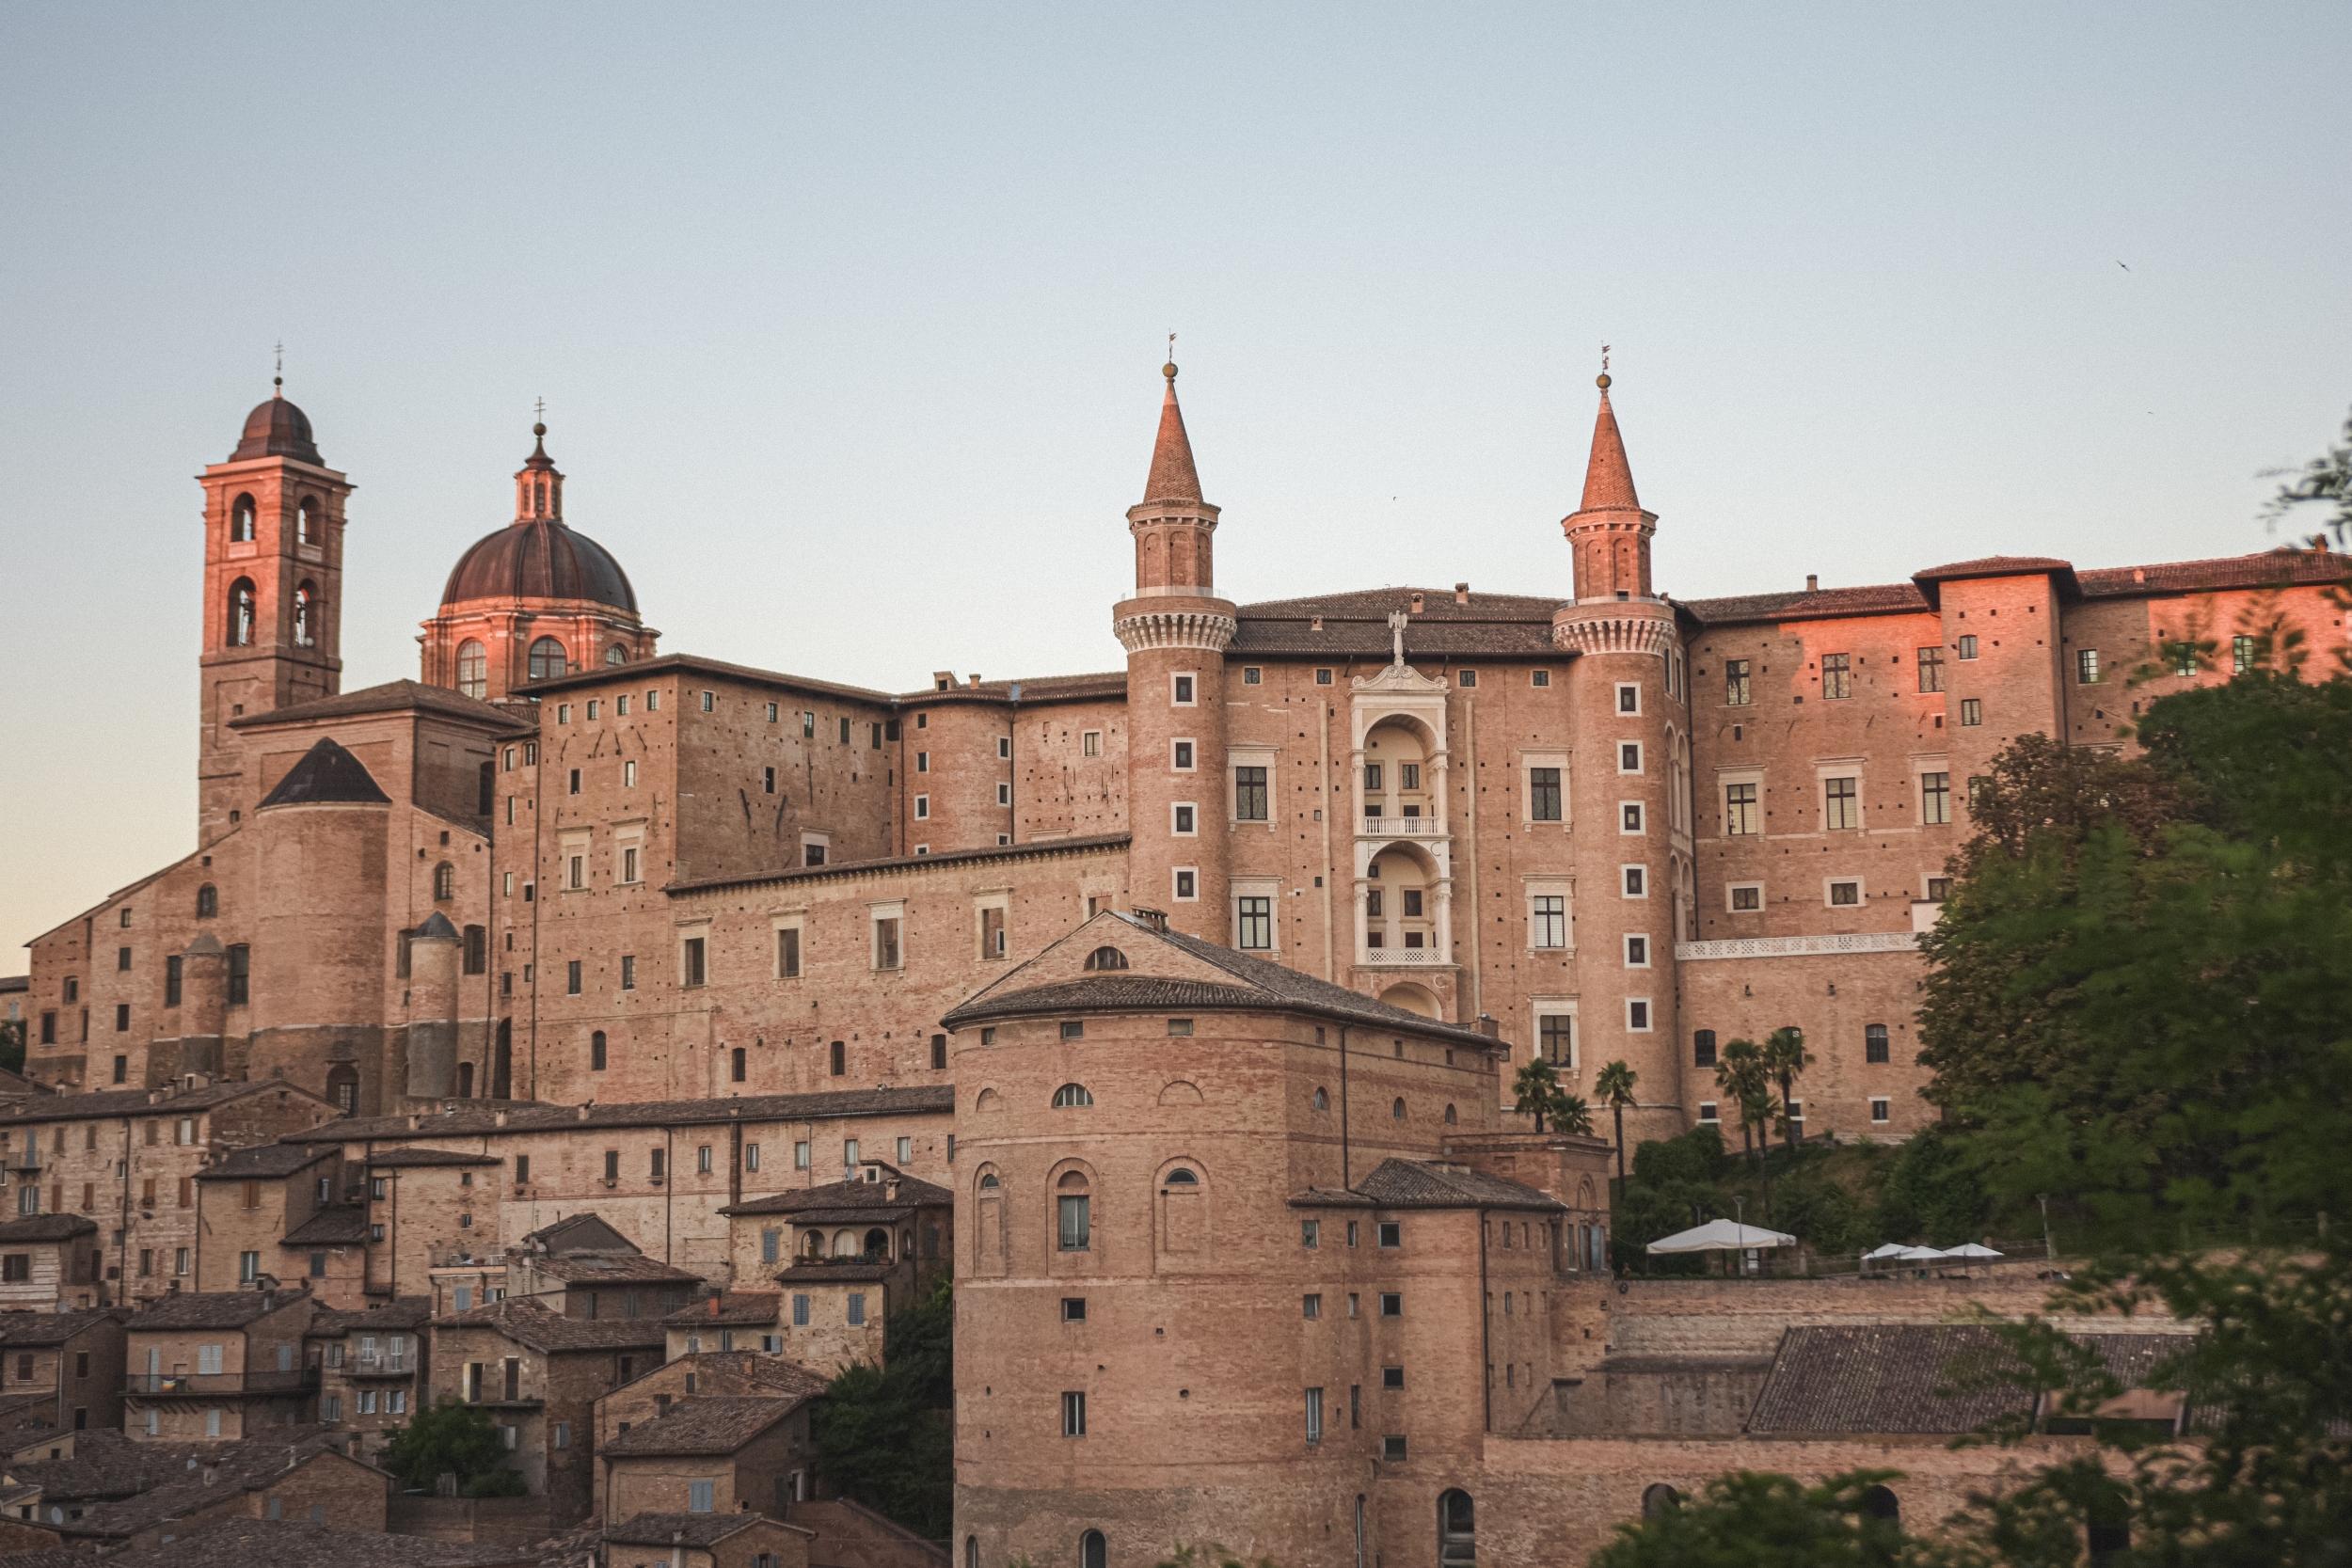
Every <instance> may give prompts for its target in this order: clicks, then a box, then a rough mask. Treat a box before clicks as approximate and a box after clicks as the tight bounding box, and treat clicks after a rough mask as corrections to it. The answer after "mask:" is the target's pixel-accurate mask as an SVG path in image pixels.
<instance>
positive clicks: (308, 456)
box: [229, 396, 326, 468]
mask: <svg viewBox="0 0 2352 1568" xmlns="http://www.w3.org/2000/svg"><path fill="white" fill-rule="evenodd" d="M255 457H291V458H294V460H295V461H297V462H301V463H316V464H317V465H318V466H319V467H322V468H324V467H326V462H325V461H324V460H323V459H321V458H320V456H319V449H318V447H317V446H316V444H314V443H313V442H312V441H311V439H310V415H308V414H305V413H304V412H303V411H302V410H301V409H299V408H296V407H295V406H294V404H291V403H288V402H287V401H286V400H285V399H284V398H283V397H282V396H281V397H273V398H271V399H270V400H269V401H268V402H267V403H263V404H256V405H255V407H254V410H253V412H252V413H250V414H247V415H246V417H245V438H244V439H243V440H241V441H239V442H238V443H237V450H236V451H232V452H230V454H229V461H230V462H231V463H243V462H245V461H246V460H247V459H249V458H255Z"/></svg>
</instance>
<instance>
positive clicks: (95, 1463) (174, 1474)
mask: <svg viewBox="0 0 2352 1568" xmlns="http://www.w3.org/2000/svg"><path fill="white" fill-rule="evenodd" d="M228 1447H230V1445H229V1444H226V1443H171V1442H162V1441H158V1442H145V1441H141V1440H138V1439H134V1438H132V1437H130V1436H127V1435H125V1434H124V1433H121V1432H120V1431H118V1430H117V1429H115V1428H113V1427H92V1428H90V1429H89V1430H88V1431H87V1432H77V1433H74V1434H73V1457H72V1459H35V1460H24V1461H21V1462H19V1463H17V1464H13V1465H9V1466H8V1474H10V1475H12V1476H14V1477H15V1478H16V1479H17V1480H19V1481H29V1482H31V1483H33V1484H35V1485H38V1486H39V1487H40V1489H41V1493H42V1496H43V1497H46V1498H47V1499H48V1500H49V1501H51V1502H61V1503H73V1502H87V1501H88V1500H89V1499H90V1498H93V1497H131V1496H133V1495H135V1494H136V1493H140V1492H145V1491H148V1490H151V1488H154V1487H158V1486H164V1485H167V1484H169V1483H170V1482H172V1481H178V1480H180V1479H182V1477H183V1476H184V1475H185V1473H186V1470H187V1465H188V1462H189V1460H190V1459H192V1458H198V1457H199V1456H200V1457H203V1458H209V1457H211V1456H212V1455H214V1454H216V1453H218V1452H219V1451H220V1450H222V1449H225V1448H228ZM11 1568H13V1565H11Z"/></svg>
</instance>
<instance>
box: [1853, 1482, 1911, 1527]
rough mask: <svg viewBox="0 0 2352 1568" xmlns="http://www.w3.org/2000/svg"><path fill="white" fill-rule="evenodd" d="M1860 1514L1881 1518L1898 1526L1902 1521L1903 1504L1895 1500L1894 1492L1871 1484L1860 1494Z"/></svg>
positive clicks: (1868, 1517)
mask: <svg viewBox="0 0 2352 1568" xmlns="http://www.w3.org/2000/svg"><path fill="white" fill-rule="evenodd" d="M1862 1516H1863V1517H1864V1518H1866V1519H1883V1520H1885V1521H1886V1522H1887V1523H1888V1524H1890V1525H1893V1526H1896V1527H1897V1528H1900V1527H1901V1525H1902V1522H1903V1505H1902V1504H1901V1503H1899V1502H1898V1501H1896V1500H1895V1494H1894V1493H1892V1492H1890V1491H1888V1490H1887V1489H1886V1488H1885V1487H1883V1486H1873V1487H1871V1488H1870V1489H1869V1490H1868V1491H1867V1492H1865V1493H1863V1494H1862Z"/></svg>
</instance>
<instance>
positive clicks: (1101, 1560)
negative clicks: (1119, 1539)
mask: <svg viewBox="0 0 2352 1568" xmlns="http://www.w3.org/2000/svg"><path fill="white" fill-rule="evenodd" d="M1078 1568H1111V1544H1110V1543H1109V1542H1107V1541H1105V1540H1104V1539H1103V1532H1102V1531H1101V1530H1099V1529H1090V1530H1089V1531H1087V1532H1086V1533H1085V1534H1084V1535H1082V1536H1080V1537H1078Z"/></svg>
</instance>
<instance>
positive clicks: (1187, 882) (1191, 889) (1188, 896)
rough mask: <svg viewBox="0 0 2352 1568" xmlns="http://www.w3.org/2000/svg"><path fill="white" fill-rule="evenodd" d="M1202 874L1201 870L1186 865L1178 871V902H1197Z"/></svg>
mask: <svg viewBox="0 0 2352 1568" xmlns="http://www.w3.org/2000/svg"><path fill="white" fill-rule="evenodd" d="M1199 900H1200V872H1199V871H1197V870H1195V869H1194V868H1193V867H1191V866H1185V867H1184V868H1183V869H1181V870H1179V871H1178V872H1177V873H1176V901H1177V902H1178V903H1180V904H1191V903H1197V902H1198V901H1199Z"/></svg>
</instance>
